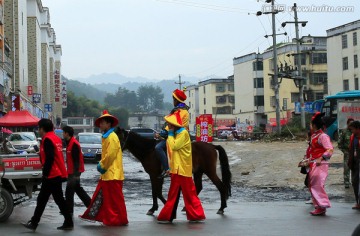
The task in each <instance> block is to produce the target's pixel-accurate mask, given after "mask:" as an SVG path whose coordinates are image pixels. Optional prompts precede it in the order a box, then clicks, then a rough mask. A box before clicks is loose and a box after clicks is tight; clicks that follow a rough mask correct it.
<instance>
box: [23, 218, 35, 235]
mask: <svg viewBox="0 0 360 236" xmlns="http://www.w3.org/2000/svg"><path fill="white" fill-rule="evenodd" d="M21 224H22V225H23V226H24V227H25V228H27V229H31V230H32V231H34V232H35V230H36V228H37V226H38V224H34V223H33V222H32V221H31V220H29V221H28V222H27V223H21Z"/></svg>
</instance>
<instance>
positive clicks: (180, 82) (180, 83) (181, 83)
mask: <svg viewBox="0 0 360 236" xmlns="http://www.w3.org/2000/svg"><path fill="white" fill-rule="evenodd" d="M175 84H178V85H179V89H180V90H181V85H183V84H185V82H182V81H181V75H180V74H179V82H175Z"/></svg>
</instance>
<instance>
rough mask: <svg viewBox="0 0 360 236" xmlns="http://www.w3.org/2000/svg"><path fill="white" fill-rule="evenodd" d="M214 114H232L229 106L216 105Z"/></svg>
mask: <svg viewBox="0 0 360 236" xmlns="http://www.w3.org/2000/svg"><path fill="white" fill-rule="evenodd" d="M216 114H232V112H231V107H230V106H226V107H218V108H216Z"/></svg>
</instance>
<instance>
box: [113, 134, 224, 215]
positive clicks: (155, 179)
mask: <svg viewBox="0 0 360 236" xmlns="http://www.w3.org/2000/svg"><path fill="white" fill-rule="evenodd" d="M115 133H116V134H117V135H118V137H119V140H120V143H121V146H122V150H126V149H127V150H128V151H130V153H131V154H133V155H134V156H135V158H136V159H138V160H139V161H140V162H141V164H142V166H143V167H144V170H145V172H146V173H148V174H149V176H150V181H151V188H152V198H153V205H152V207H151V209H150V210H149V211H148V212H147V215H153V214H154V212H155V211H157V210H158V208H159V206H158V200H157V199H160V201H162V203H163V204H165V203H166V200H165V198H164V196H163V194H162V187H163V183H164V180H163V179H162V178H159V175H160V174H161V172H162V166H161V163H160V160H159V158H158V157H157V156H156V153H155V145H156V143H157V141H156V140H155V139H148V138H144V137H142V136H140V135H139V134H137V133H135V132H132V131H125V130H124V129H120V128H117V129H116V130H115ZM191 147H192V162H193V176H194V183H195V187H196V192H197V194H198V195H199V193H200V192H201V190H202V176H203V174H206V175H207V176H208V177H209V179H210V180H211V181H212V182H213V184H214V185H215V186H216V188H217V189H218V190H219V192H220V197H221V206H220V209H219V210H218V211H217V214H224V209H225V208H226V207H227V203H226V200H227V199H228V198H229V197H230V196H231V172H230V166H229V160H228V156H227V154H226V151H225V150H224V148H223V147H222V146H220V145H213V144H209V143H205V142H192V143H191ZM216 150H217V151H218V152H219V160H220V168H221V175H222V180H220V178H219V177H218V176H217V174H216V164H217V156H218V155H217V152H216ZM184 210H185V209H183V211H184Z"/></svg>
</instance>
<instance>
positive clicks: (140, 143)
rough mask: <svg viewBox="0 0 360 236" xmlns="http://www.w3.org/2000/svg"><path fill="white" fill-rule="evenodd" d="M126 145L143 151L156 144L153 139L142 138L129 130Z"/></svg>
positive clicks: (150, 148) (152, 148) (152, 147)
mask: <svg viewBox="0 0 360 236" xmlns="http://www.w3.org/2000/svg"><path fill="white" fill-rule="evenodd" d="M127 145H128V146H129V147H130V146H131V147H134V148H136V149H140V150H143V151H145V152H147V151H150V150H154V148H155V145H156V140H155V139H149V138H144V137H142V136H141V135H139V134H137V133H136V132H133V131H129V133H128V137H127Z"/></svg>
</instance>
